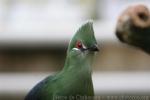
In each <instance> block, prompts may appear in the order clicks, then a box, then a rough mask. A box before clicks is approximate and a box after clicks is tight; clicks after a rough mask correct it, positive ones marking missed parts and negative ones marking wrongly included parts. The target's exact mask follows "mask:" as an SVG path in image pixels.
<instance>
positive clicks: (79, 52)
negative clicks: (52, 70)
mask: <svg viewBox="0 0 150 100" xmlns="http://www.w3.org/2000/svg"><path fill="white" fill-rule="evenodd" d="M97 51H99V48H98V46H97V41H96V38H95V35H94V29H93V21H91V20H90V21H87V22H86V23H84V24H83V25H81V27H80V28H79V29H78V30H77V32H76V33H75V35H74V36H73V38H72V39H71V41H70V43H69V46H68V49H67V52H66V60H65V64H64V67H63V68H62V70H61V71H60V72H58V73H56V74H54V75H50V76H48V77H46V78H45V79H43V80H42V81H40V82H39V83H37V85H35V86H34V87H33V88H32V89H31V90H30V92H29V93H28V94H27V95H26V96H25V99H24V100H81V97H85V96H88V97H91V98H92V97H93V96H94V89H93V82H92V68H91V66H92V62H93V59H94V55H95V54H96V52H97ZM70 98H73V99H70ZM91 100H92V99H91Z"/></svg>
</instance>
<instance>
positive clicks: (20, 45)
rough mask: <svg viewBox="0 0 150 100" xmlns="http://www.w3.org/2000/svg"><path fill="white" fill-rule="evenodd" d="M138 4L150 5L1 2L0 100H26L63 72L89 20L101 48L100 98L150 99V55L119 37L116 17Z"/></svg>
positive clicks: (113, 0)
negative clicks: (80, 30) (73, 42)
mask: <svg viewBox="0 0 150 100" xmlns="http://www.w3.org/2000/svg"><path fill="white" fill-rule="evenodd" d="M134 3H144V4H146V5H147V6H150V1H149V0H0V100H23V98H24V96H25V95H26V94H27V92H28V91H29V90H30V89H31V88H32V87H33V86H34V85H35V84H36V83H37V82H39V81H40V80H42V79H43V78H44V77H46V76H47V75H49V74H53V73H55V72H58V71H60V70H61V69H62V67H63V65H64V61H65V56H66V50H67V46H68V43H69V41H70V39H71V38H72V36H73V35H74V33H75V32H76V30H77V29H78V28H79V27H80V25H81V24H83V23H84V22H85V21H87V20H88V19H93V20H94V31H95V35H96V39H97V41H98V44H99V48H100V52H99V53H97V55H96V57H95V62H94V65H93V81H94V88H95V92H96V95H101V96H104V95H105V96H111V95H144V96H148V95H150V86H149V84H150V79H149V78H150V56H149V55H148V54H146V53H144V52H143V51H141V50H139V49H137V48H134V47H131V46H128V45H125V44H122V43H120V42H119V41H118V39H117V38H116V37H115V26H116V21H117V17H118V16H119V14H120V13H121V12H122V11H123V10H124V9H125V8H126V7H127V6H128V5H132V4H134ZM145 100H146V99H145ZM147 100H148V99H147Z"/></svg>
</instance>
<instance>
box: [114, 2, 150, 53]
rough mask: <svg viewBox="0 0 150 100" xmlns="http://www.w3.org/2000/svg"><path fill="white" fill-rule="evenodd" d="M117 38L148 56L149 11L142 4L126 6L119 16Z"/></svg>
mask: <svg viewBox="0 0 150 100" xmlns="http://www.w3.org/2000/svg"><path fill="white" fill-rule="evenodd" d="M115 34H116V36H117V38H118V39H119V40H120V41H121V42H123V43H126V44H128V45H131V46H134V47H136V48H138V49H141V50H143V51H144V52H146V53H148V54H150V11H149V8H148V7H147V6H146V5H144V4H134V5H130V6H128V7H127V8H126V9H125V10H124V11H123V12H122V13H121V14H120V16H119V18H118V21H117V25H116V32H115Z"/></svg>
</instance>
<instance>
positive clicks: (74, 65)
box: [62, 56, 93, 74]
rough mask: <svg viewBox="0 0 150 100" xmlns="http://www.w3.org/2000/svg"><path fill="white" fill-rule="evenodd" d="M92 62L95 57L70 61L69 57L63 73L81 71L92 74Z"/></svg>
mask: <svg viewBox="0 0 150 100" xmlns="http://www.w3.org/2000/svg"><path fill="white" fill-rule="evenodd" d="M92 62H93V56H89V57H86V58H85V59H70V58H69V57H68V58H67V59H66V61H65V65H64V68H63V70H62V71H78V72H79V71H80V72H85V73H86V72H87V73H89V74H91V72H92V68H91V66H92Z"/></svg>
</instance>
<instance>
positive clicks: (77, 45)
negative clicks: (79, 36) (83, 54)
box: [76, 41, 83, 49]
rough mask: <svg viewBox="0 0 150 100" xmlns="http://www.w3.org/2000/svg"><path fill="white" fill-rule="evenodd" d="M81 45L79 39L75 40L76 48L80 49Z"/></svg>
mask: <svg viewBox="0 0 150 100" xmlns="http://www.w3.org/2000/svg"><path fill="white" fill-rule="evenodd" d="M82 47H83V46H82V43H81V41H77V42H76V48H78V49H80V48H82Z"/></svg>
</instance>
